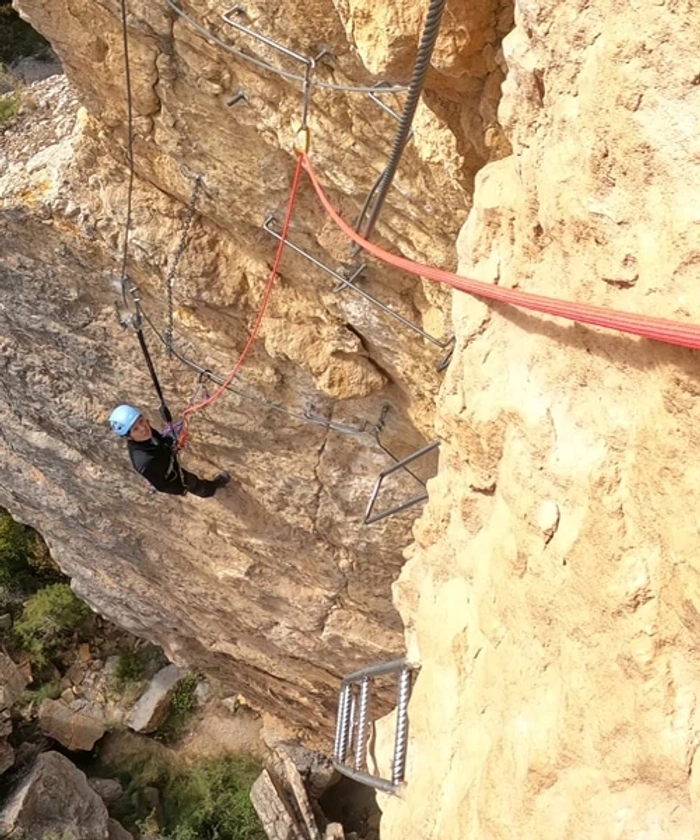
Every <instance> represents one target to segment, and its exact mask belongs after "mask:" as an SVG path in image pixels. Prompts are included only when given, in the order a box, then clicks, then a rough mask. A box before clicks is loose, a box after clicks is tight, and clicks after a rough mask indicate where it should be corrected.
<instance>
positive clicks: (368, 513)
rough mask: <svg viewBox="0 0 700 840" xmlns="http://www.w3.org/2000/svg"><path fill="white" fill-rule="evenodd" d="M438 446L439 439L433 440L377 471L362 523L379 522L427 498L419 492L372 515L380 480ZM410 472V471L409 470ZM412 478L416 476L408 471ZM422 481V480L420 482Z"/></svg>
mask: <svg viewBox="0 0 700 840" xmlns="http://www.w3.org/2000/svg"><path fill="white" fill-rule="evenodd" d="M438 446H440V441H439V440H434V441H433V442H432V443H429V444H428V445H427V446H424V447H423V448H422V449H419V450H418V451H417V452H414V453H413V454H412V455H408V456H407V457H406V458H403V459H402V460H401V461H397V462H396V463H395V464H392V465H391V466H390V467H387V468H386V469H385V470H382V472H380V473H379V477H378V478H377V481H376V482H375V485H374V489H373V490H372V495H371V496H370V497H369V503H368V504H367V511H366V513H365V518H364V521H363V523H362V524H363V525H372V524H373V523H375V522H379V521H380V520H381V519H386V518H387V516H393V515H394V514H395V513H400V512H401V511H402V510H406V509H407V508H410V507H413V505H417V504H419V503H420V502H425V501H426V500H427V498H428V494H427V493H421V495H420V496H414V497H413V498H412V499H408V501H406V502H402V503H401V504H400V505H396V506H394V507H392V508H389V510H385V511H382V513H375V514H374V515H372V511H373V510H374V505H375V502H376V501H377V496H378V495H379V491H380V489H381V486H382V482H383V481H384V479H385V478H386V477H387V476H389V475H391V474H392V473H395V472H396V471H397V470H401V469H405V468H406V466H407V465H408V464H410V463H412V462H413V461H415V460H417V459H418V458H421V457H422V456H423V455H427V454H428V452H432V451H433V449H437V448H438ZM409 472H410V471H409ZM410 474H411V475H412V476H413V478H416V480H419V479H417V477H416V476H415V475H413V473H410ZM421 483H422V482H421Z"/></svg>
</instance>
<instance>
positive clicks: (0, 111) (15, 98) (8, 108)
mask: <svg viewBox="0 0 700 840" xmlns="http://www.w3.org/2000/svg"><path fill="white" fill-rule="evenodd" d="M21 104H22V96H21V94H20V93H19V91H17V90H13V91H10V93H4V94H2V95H0V125H2V124H3V123H5V122H7V121H8V120H10V119H12V117H14V116H16V115H17V114H18V113H19V108H20V105H21Z"/></svg>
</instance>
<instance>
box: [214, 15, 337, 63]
mask: <svg viewBox="0 0 700 840" xmlns="http://www.w3.org/2000/svg"><path fill="white" fill-rule="evenodd" d="M245 14H246V10H245V8H244V7H243V6H242V5H241V4H240V3H239V4H236V5H235V6H233V7H232V8H230V9H229V10H228V11H227V12H223V14H222V15H221V17H222V18H223V19H224V20H225V21H226V23H228V25H229V26H232V27H233V28H234V29H236V30H237V31H238V32H242V33H243V34H245V35H249V36H250V37H251V38H254V39H255V40H256V41H260V43H262V44H267V46H268V47H272V49H273V50H277V52H280V53H282V54H283V55H286V56H288V57H289V58H293V59H295V60H296V61H300V62H301V63H302V64H304V65H306V66H307V67H315V66H316V62H317V61H320V60H321V59H322V58H323V57H324V56H327V55H330V54H331V52H330V50H329V49H327V48H326V47H324V48H323V49H322V50H321V52H320V53H319V54H318V55H317V56H316V58H309V57H308V56H306V55H302V54H301V53H298V52H295V51H294V50H290V49H289V47H285V46H284V44H280V43H279V42H278V41H273V40H272V38H268V37H267V36H266V35H261V34H260V33H259V32H256V31H255V30H254V29H251V28H250V27H249V26H243V24H242V23H241V22H240V21H239V20H236V19H235V18H236V16H239V15H245Z"/></svg>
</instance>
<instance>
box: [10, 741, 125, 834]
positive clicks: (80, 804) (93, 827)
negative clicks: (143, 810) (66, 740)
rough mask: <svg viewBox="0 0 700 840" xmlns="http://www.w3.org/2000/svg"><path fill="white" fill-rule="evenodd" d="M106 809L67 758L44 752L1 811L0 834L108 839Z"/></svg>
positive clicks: (82, 775) (81, 774) (82, 774)
mask: <svg viewBox="0 0 700 840" xmlns="http://www.w3.org/2000/svg"><path fill="white" fill-rule="evenodd" d="M108 820H109V816H108V814H107V808H106V807H105V805H104V803H103V802H102V800H101V799H100V797H99V796H98V795H97V794H96V793H95V792H94V791H93V790H92V789H91V788H90V787H89V785H88V783H87V780H86V778H85V774H84V773H82V772H81V771H80V770H78V768H77V767H76V766H75V765H74V764H73V763H72V762H71V761H69V760H68V759H67V758H65V756H62V755H60V754H59V753H56V752H46V753H42V754H41V755H40V756H39V757H38V758H37V760H36V761H35V763H34V765H33V767H32V769H31V771H30V773H29V775H28V776H27V777H26V779H24V780H23V781H22V782H21V783H20V786H19V787H18V788H17V789H16V790H15V791H14V792H13V793H12V794H11V796H10V797H9V799H7V800H6V801H5V803H4V805H3V808H2V810H1V811H0V835H1V836H2V837H8V838H15V837H17V838H21V837H32V838H36V840H42V838H49V837H56V836H65V835H70V836H72V837H74V838H75V840H107V838H108Z"/></svg>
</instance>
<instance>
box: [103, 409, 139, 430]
mask: <svg viewBox="0 0 700 840" xmlns="http://www.w3.org/2000/svg"><path fill="white" fill-rule="evenodd" d="M140 416H141V412H140V411H139V410H138V408H134V406H133V405H118V406H117V407H116V408H115V409H114V411H113V412H112V413H111V414H110V415H109V425H110V426H111V427H112V431H113V432H116V433H117V434H118V435H120V436H121V437H124V436H125V435H128V434H129V432H130V431H131V427H132V426H133V425H134V423H135V422H136V421H137V420H138V419H139V417H140Z"/></svg>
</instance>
